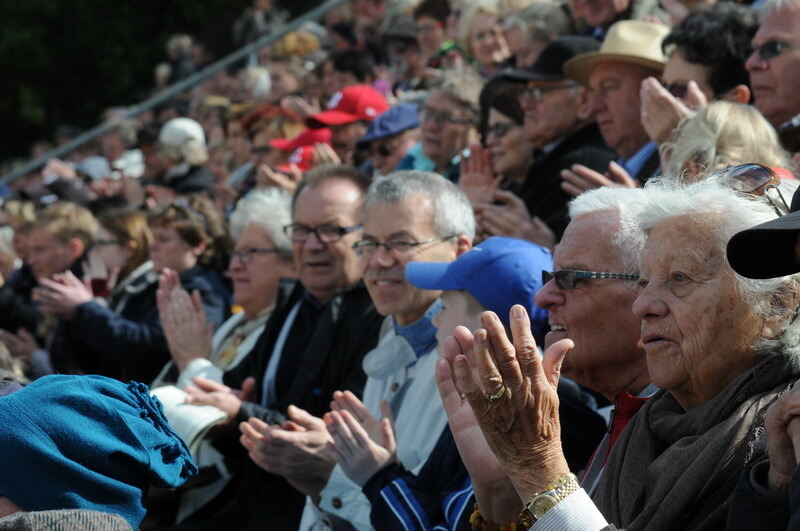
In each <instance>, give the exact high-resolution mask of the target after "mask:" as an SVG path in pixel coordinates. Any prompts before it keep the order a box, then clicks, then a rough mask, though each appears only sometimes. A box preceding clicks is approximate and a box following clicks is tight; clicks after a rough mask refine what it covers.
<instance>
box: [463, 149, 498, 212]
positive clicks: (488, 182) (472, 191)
mask: <svg viewBox="0 0 800 531" xmlns="http://www.w3.org/2000/svg"><path fill="white" fill-rule="evenodd" d="M500 181H501V178H500V177H497V176H495V174H494V169H493V168H492V152H491V151H490V150H488V149H486V148H484V147H483V146H481V145H480V144H473V145H471V146H470V147H469V157H462V158H461V166H460V173H459V178H458V187H459V188H461V190H462V191H463V192H464V193H465V194H467V197H468V198H469V201H470V203H472V204H473V205H474V204H477V203H491V202H492V200H493V199H494V193H495V191H496V190H497V187H498V186H499V185H500Z"/></svg>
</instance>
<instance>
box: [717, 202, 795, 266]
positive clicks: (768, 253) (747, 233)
mask: <svg viewBox="0 0 800 531" xmlns="http://www.w3.org/2000/svg"><path fill="white" fill-rule="evenodd" d="M799 210H800V188H798V190H797V191H796V192H795V193H794V197H793V198H792V207H791V212H790V213H789V214H787V215H785V216H781V217H779V218H778V219H774V220H772V221H768V222H766V223H762V224H761V225H756V226H755V227H752V228H750V229H747V230H743V231H742V232H739V233H737V234H734V235H733V238H731V239H730V241H729V242H728V263H729V264H731V267H732V268H733V270H734V271H736V272H737V273H739V274H740V275H742V276H743V277H746V278H775V277H783V276H786V275H793V274H795V273H800V261H798V259H797V256H798V253H797V252H796V251H795V248H796V247H797V238H798V236H800V211H799Z"/></svg>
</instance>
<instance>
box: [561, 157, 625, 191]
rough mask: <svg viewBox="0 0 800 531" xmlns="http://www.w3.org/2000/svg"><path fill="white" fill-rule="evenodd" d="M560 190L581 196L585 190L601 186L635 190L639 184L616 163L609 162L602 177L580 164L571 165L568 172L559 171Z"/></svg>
mask: <svg viewBox="0 0 800 531" xmlns="http://www.w3.org/2000/svg"><path fill="white" fill-rule="evenodd" d="M561 180H562V181H563V182H562V183H561V189H562V190H564V191H565V192H567V193H568V194H570V195H572V196H578V195H581V194H582V193H583V192H585V191H587V190H594V189H595V188H601V187H603V186H616V187H618V188H636V187H638V186H639V184H638V183H637V182H636V180H635V179H633V177H631V176H630V175H629V174H628V172H627V171H625V168H623V167H622V166H620V165H619V164H617V163H616V162H613V161H612V162H610V163H609V165H608V171H607V172H606V173H605V175H603V174H602V173H600V172H596V171H594V170H593V169H591V168H587V167H586V166H584V165H582V164H573V165H572V167H571V168H570V169H568V170H561Z"/></svg>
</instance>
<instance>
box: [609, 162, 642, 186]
mask: <svg viewBox="0 0 800 531" xmlns="http://www.w3.org/2000/svg"><path fill="white" fill-rule="evenodd" d="M608 174H609V176H610V177H611V180H612V181H614V182H615V183H617V184H620V185H622V186H623V187H625V188H636V187H637V186H638V184H637V183H636V181H635V180H634V179H633V177H631V176H630V174H629V173H628V171H627V170H626V169H625V168H623V167H622V166H620V165H619V164H617V163H616V162H614V161H613V160H612V161H611V162H610V163H609V164H608Z"/></svg>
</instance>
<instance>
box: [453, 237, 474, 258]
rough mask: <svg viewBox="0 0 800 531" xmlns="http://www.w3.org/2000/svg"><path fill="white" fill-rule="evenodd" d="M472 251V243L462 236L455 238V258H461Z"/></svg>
mask: <svg viewBox="0 0 800 531" xmlns="http://www.w3.org/2000/svg"><path fill="white" fill-rule="evenodd" d="M470 249H472V242H471V241H469V238H467V237H466V235H464V234H459V235H458V236H456V257H459V256H461V255H462V254H464V253H466V252H467V251H469V250H470Z"/></svg>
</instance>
